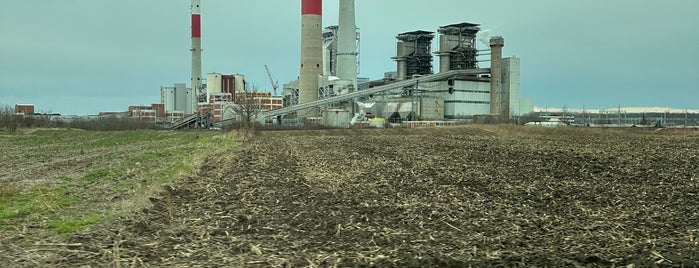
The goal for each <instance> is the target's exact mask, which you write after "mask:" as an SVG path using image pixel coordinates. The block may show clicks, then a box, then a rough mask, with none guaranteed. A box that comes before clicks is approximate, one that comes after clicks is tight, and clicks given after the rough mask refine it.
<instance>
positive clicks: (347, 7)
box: [337, 0, 357, 90]
mask: <svg viewBox="0 0 699 268" xmlns="http://www.w3.org/2000/svg"><path fill="white" fill-rule="evenodd" d="M338 27H339V28H338V32H337V35H338V36H337V39H338V44H337V62H338V63H337V76H338V77H339V78H340V79H343V80H349V81H352V85H354V89H355V90H356V89H357V24H356V21H355V12H354V0H340V21H339V26H338Z"/></svg>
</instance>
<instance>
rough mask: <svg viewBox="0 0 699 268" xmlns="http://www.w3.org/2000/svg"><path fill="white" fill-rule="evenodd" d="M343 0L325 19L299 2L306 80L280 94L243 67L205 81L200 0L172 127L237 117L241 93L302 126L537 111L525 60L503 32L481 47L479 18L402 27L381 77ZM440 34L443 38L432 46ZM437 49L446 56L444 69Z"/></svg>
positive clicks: (274, 119)
mask: <svg viewBox="0 0 699 268" xmlns="http://www.w3.org/2000/svg"><path fill="white" fill-rule="evenodd" d="M338 1H339V17H338V18H339V19H338V24H337V25H330V26H327V27H323V25H322V18H323V2H322V0H301V1H300V2H301V3H300V11H301V27H300V28H301V29H300V32H301V51H300V58H299V63H300V64H299V75H298V80H295V81H290V82H288V83H286V84H284V86H283V91H282V96H273V95H272V94H271V93H266V94H259V92H249V91H248V88H247V86H246V85H247V84H246V81H245V78H244V75H241V74H219V73H210V74H208V75H207V79H206V83H204V81H202V70H201V52H202V48H201V6H200V5H201V0H192V2H191V15H192V17H191V27H192V49H191V51H192V77H191V88H186V87H185V85H183V84H176V85H175V86H174V87H163V88H161V92H162V95H163V98H162V99H163V102H162V104H163V105H164V107H165V110H166V111H165V113H166V114H168V113H169V114H184V115H183V116H182V118H180V120H178V121H177V122H175V123H173V128H192V127H198V128H201V127H210V126H214V125H225V124H229V123H234V122H236V121H237V120H240V118H241V115H240V114H236V113H235V112H231V111H234V110H236V109H235V108H236V107H238V106H241V105H242V104H241V103H240V101H239V99H240V98H241V97H249V96H253V97H254V98H255V99H256V100H258V101H257V102H256V103H257V104H258V105H259V107H258V108H259V110H260V113H259V114H258V115H257V118H256V119H257V121H259V122H260V123H262V124H277V125H294V126H299V125H305V124H322V125H326V126H330V127H343V128H347V127H380V126H386V125H388V124H391V125H406V126H416V125H418V126H419V125H425V124H426V125H431V124H450V123H453V122H509V121H510V119H511V116H513V115H514V116H517V115H521V114H526V113H529V112H531V111H532V110H533V108H534V107H533V106H534V104H533V100H531V99H526V98H521V97H520V96H519V92H520V88H519V87H520V81H519V79H520V70H519V68H520V59H519V58H514V57H511V58H503V57H502V55H503V51H502V49H503V47H504V45H505V40H504V38H503V37H500V36H496V37H493V38H491V39H490V40H489V47H486V48H480V49H479V47H478V39H479V38H478V37H479V36H478V34H479V31H480V25H479V24H474V23H469V22H463V23H456V24H449V25H446V26H441V27H439V28H438V29H437V32H436V33H435V32H433V31H429V30H415V31H410V32H404V33H400V34H397V35H396V54H395V56H393V57H391V58H390V59H392V60H394V61H395V62H396V69H395V70H394V71H390V70H389V71H388V72H386V74H385V75H384V77H383V78H380V79H374V80H371V79H366V78H359V77H358V75H359V69H360V64H359V62H360V61H359V42H360V33H359V28H358V27H357V22H356V9H355V8H356V7H355V1H354V0H338ZM436 34H438V36H436ZM435 37H437V38H435ZM435 39H437V40H438V42H439V46H438V49H437V50H436V51H433V49H432V48H433V41H434V40H435ZM488 55H490V57H489V58H483V57H484V56H488ZM435 56H437V57H438V58H439V64H438V65H437V66H438V67H437V68H438V72H437V73H435V72H434V68H435V67H434V65H435V64H434V57H435ZM386 60H389V59H386ZM481 62H490V68H482V67H480V66H479V63H481ZM263 65H264V67H265V69H266V71H267V73H268V75H269V76H270V81H271V82H272V86H273V87H274V88H275V95H276V87H277V84H276V83H275V82H274V81H273V79H272V78H271V73H270V71H269V67H268V66H267V65H265V64H261V66H263ZM171 95H172V96H171ZM182 95H185V96H186V97H182ZM265 104H266V105H265Z"/></svg>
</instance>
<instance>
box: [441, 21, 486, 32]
mask: <svg viewBox="0 0 699 268" xmlns="http://www.w3.org/2000/svg"><path fill="white" fill-rule="evenodd" d="M478 26H480V25H479V24H474V23H468V22H464V23H457V24H451V25H446V26H442V27H439V33H442V34H447V35H459V34H472V35H475V34H476V33H478V31H480V30H481V28H480V27H478Z"/></svg>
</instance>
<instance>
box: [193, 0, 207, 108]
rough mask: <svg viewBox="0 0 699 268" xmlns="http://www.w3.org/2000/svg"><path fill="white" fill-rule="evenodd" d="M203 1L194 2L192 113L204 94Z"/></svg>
mask: <svg viewBox="0 0 699 268" xmlns="http://www.w3.org/2000/svg"><path fill="white" fill-rule="evenodd" d="M200 5H201V0H192V6H191V8H192V49H191V50H192V113H196V111H197V103H199V96H200V95H201V94H202V93H205V92H203V88H202V85H201V83H202V81H201V7H200Z"/></svg>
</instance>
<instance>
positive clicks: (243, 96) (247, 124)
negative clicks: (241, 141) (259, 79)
mask: <svg viewBox="0 0 699 268" xmlns="http://www.w3.org/2000/svg"><path fill="white" fill-rule="evenodd" d="M257 93H258V92H257V90H255V89H253V90H252V91H243V92H238V93H237V94H236V97H235V100H234V105H233V111H234V112H235V114H236V117H237V118H238V123H239V124H238V127H237V130H238V133H240V131H243V133H244V135H245V136H246V137H247V136H248V135H249V134H251V133H254V131H255V127H256V126H257V120H258V119H259V116H260V113H261V112H262V100H261V99H260V98H259V97H258V94H257Z"/></svg>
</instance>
